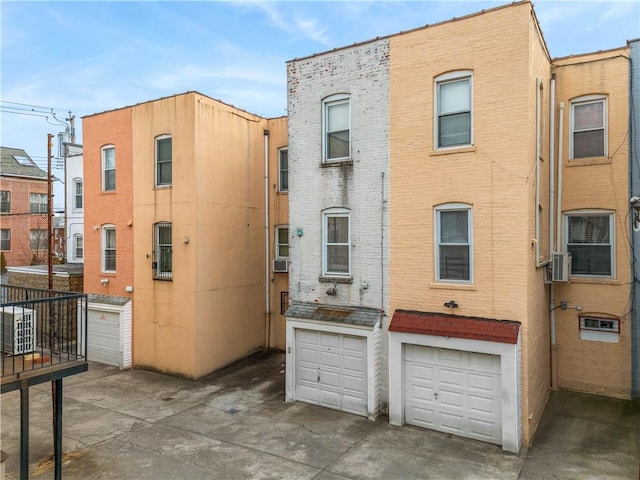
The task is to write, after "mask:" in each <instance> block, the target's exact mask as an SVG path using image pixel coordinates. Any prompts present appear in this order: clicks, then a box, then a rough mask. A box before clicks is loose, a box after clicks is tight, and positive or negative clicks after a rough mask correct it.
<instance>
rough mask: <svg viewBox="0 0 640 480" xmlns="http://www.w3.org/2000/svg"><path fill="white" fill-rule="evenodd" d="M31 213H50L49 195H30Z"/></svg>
mask: <svg viewBox="0 0 640 480" xmlns="http://www.w3.org/2000/svg"><path fill="white" fill-rule="evenodd" d="M29 211H30V212H31V213H47V212H48V211H49V207H48V204H47V194H46V193H31V194H30V195H29Z"/></svg>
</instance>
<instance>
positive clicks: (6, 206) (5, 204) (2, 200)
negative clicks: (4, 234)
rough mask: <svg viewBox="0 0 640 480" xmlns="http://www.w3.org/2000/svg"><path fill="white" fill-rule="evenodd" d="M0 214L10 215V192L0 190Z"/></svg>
mask: <svg viewBox="0 0 640 480" xmlns="http://www.w3.org/2000/svg"><path fill="white" fill-rule="evenodd" d="M0 213H11V192H10V191H8V190H0Z"/></svg>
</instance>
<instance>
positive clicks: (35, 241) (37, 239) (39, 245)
mask: <svg viewBox="0 0 640 480" xmlns="http://www.w3.org/2000/svg"><path fill="white" fill-rule="evenodd" d="M29 249H30V250H33V251H35V252H38V251H41V250H48V249H49V239H48V238H47V230H45V229H33V230H29Z"/></svg>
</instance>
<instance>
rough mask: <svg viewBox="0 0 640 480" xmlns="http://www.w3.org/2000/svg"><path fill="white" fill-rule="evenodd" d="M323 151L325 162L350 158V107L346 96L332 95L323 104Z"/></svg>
mask: <svg viewBox="0 0 640 480" xmlns="http://www.w3.org/2000/svg"><path fill="white" fill-rule="evenodd" d="M323 117H324V118H323V120H324V121H323V139H324V140H323V151H324V160H325V161H327V162H331V161H336V160H347V159H349V158H350V156H351V106H350V99H349V97H348V96H347V95H332V96H331V97H329V98H327V99H325V100H324V102H323Z"/></svg>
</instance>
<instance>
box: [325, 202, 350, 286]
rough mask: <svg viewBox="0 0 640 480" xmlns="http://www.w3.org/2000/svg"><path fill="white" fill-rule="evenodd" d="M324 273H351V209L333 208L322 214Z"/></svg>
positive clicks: (330, 274) (333, 274)
mask: <svg viewBox="0 0 640 480" xmlns="http://www.w3.org/2000/svg"><path fill="white" fill-rule="evenodd" d="M322 275H327V276H342V277H348V276H350V275H351V229H350V213H349V210H346V209H342V208H340V209H338V208H336V209H333V208H332V209H329V210H326V211H325V212H324V213H323V215H322Z"/></svg>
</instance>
